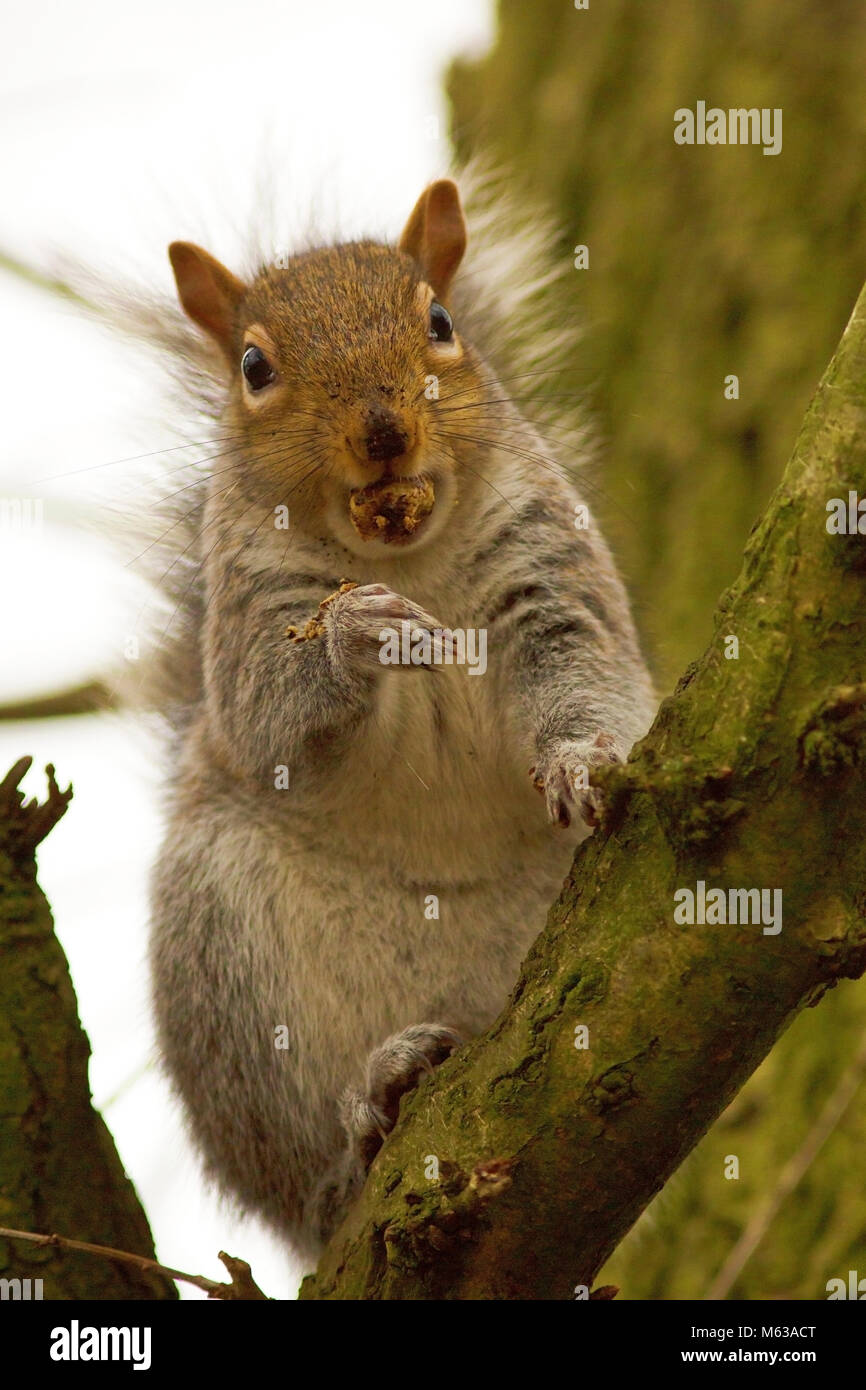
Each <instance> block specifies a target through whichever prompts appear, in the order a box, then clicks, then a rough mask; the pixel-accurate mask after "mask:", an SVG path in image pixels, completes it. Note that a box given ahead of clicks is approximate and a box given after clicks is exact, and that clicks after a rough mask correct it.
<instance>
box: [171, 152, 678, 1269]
mask: <svg viewBox="0 0 866 1390" xmlns="http://www.w3.org/2000/svg"><path fill="white" fill-rule="evenodd" d="M466 240H467V232H466V223H465V220H464V214H463V210H462V207H461V202H460V198H459V195H458V191H457V188H456V185H455V184H454V183H453V182H451V181H450V180H446V179H442V180H439V181H437V182H435V183H433V184H431V185H430V186H429V187H428V188H426V189H425V191H424V192H423V193H422V195H421V197H420V199H419V201H418V203H417V205H416V206H415V208H414V210H413V212H412V213H411V216H410V217H409V220H408V223H407V224H406V227H405V230H404V232H403V234H402V237H401V238H400V241H399V244H398V245H397V246H396V247H395V246H390V245H384V244H379V243H377V242H373V241H358V242H351V243H345V244H338V245H331V246H324V247H319V248H314V249H311V250H307V251H303V252H301V253H299V254H297V255H296V256H293V257H291V258H288V259H287V260H281V264H280V265H278V266H277V265H266V266H264V267H263V268H261V269H260V270H259V271H258V272H257V273H256V274H255V275H254V276H253V277H252V278H250V279H249V280H248V281H243V280H241V279H239V278H238V277H236V276H235V275H234V274H233V273H231V272H230V271H229V270H227V269H225V268H224V267H223V266H222V265H221V264H219V262H217V261H216V260H214V259H213V258H212V257H211V256H210V255H209V254H207V253H206V252H205V251H203V250H201V249H199V248H198V247H196V246H194V245H192V244H190V243H185V242H181V243H174V244H173V245H172V246H171V248H170V257H171V263H172V267H173V270H174V275H175V279H176V283H177V289H178V294H179V298H180V302H181V304H182V306H183V309H184V310H185V312H186V314H187V315H188V317H189V318H190V319H191V320H192V321H193V323H194V324H195V325H197V328H198V329H200V330H202V331H203V333H204V334H205V335H206V339H204V340H203V341H205V342H207V343H209V344H210V345H211V347H212V348H213V349H215V351H216V354H217V360H218V365H217V367H216V368H215V371H214V373H213V380H214V381H215V383H216V384H215V387H214V391H215V395H214V401H215V406H214V409H215V413H216V415H217V418H218V419H219V421H220V425H219V439H220V458H219V463H218V465H217V466H215V467H214V468H213V469H212V474H211V476H210V478H209V479H208V481H207V484H206V488H205V489H204V490H205V492H206V501H205V502H204V505H203V507H200V508H199V509H198V510H197V511H196V512H195V515H194V522H193V534H192V542H191V546H192V548H191V550H190V554H189V555H188V556H187V561H186V563H187V565H188V566H189V573H190V576H191V577H190V579H189V581H188V582H186V585H185V588H184V590H183V602H182V605H181V606H182V610H183V611H182V612H181V614H180V616H179V619H178V623H179V625H180V627H181V634H180V637H179V639H178V640H176V641H174V642H173V643H172V644H170V646H169V648H168V649H167V651H166V653H165V655H164V657H163V671H162V681H163V688H162V700H163V704H164V706H165V708H166V711H167V712H168V714H169V715H170V718H171V721H172V724H173V726H174V730H175V742H174V745H173V747H174V762H173V771H172V776H171V786H170V793H169V802H168V815H167V824H166V830H165V836H164V841H163V844H162V849H161V851H160V854H159V858H158V863H157V865H156V868H155V872H154V876H153V888H152V946H151V969H152V981H153V1003H154V1010H155V1016H156V1022H157V1033H158V1044H159V1048H160V1052H161V1055H162V1058H163V1060H164V1063H165V1065H166V1067H167V1070H168V1073H169V1075H170V1077H171V1079H172V1082H173V1084H174V1086H175V1088H176V1090H177V1092H178V1094H179V1096H180V1097H181V1099H182V1102H183V1105H184V1107H185V1111H186V1115H187V1117H188V1121H189V1125H190V1128H191V1131H192V1134H193V1137H194V1139H195V1141H196V1143H197V1145H198V1147H199V1149H200V1151H201V1154H202V1155H203V1159H204V1162H205V1165H206V1168H207V1171H208V1173H209V1174H210V1175H211V1177H212V1178H213V1179H214V1180H215V1181H216V1182H217V1183H218V1184H219V1186H220V1187H221V1188H222V1189H223V1190H224V1191H225V1192H227V1193H229V1194H231V1195H232V1196H233V1197H234V1198H235V1199H236V1200H237V1201H238V1202H239V1203H240V1204H241V1205H242V1207H244V1208H245V1209H246V1210H248V1211H250V1212H254V1213H257V1214H258V1215H259V1216H260V1217H261V1218H263V1219H264V1220H265V1221H266V1222H267V1223H268V1224H269V1225H270V1226H271V1228H273V1229H274V1230H275V1231H276V1232H278V1233H279V1234H280V1235H281V1236H282V1237H284V1238H285V1239H286V1240H287V1241H288V1242H289V1243H290V1244H291V1245H292V1246H293V1247H294V1248H295V1250H296V1251H297V1252H298V1253H299V1254H300V1255H301V1256H302V1257H303V1258H304V1259H305V1260H306V1261H308V1262H309V1261H311V1260H313V1259H314V1258H315V1256H316V1254H317V1252H318V1251H319V1250H320V1248H321V1246H322V1243H323V1242H324V1241H326V1240H327V1239H328V1237H329V1235H330V1234H331V1232H332V1231H333V1230H334V1228H335V1225H336V1224H337V1223H338V1222H339V1220H340V1219H341V1217H342V1215H343V1213H344V1212H345V1209H346V1207H347V1204H348V1203H349V1202H350V1201H351V1200H352V1199H353V1197H354V1196H355V1195H356V1194H357V1192H358V1191H359V1189H360V1187H361V1185H362V1183H363V1180H364V1175H365V1172H366V1169H367V1167H368V1166H369V1163H370V1162H371V1160H372V1159H373V1157H374V1156H375V1153H376V1151H377V1149H378V1148H379V1146H380V1145H381V1144H382V1142H383V1140H384V1138H385V1136H386V1135H387V1133H388V1132H389V1130H390V1129H391V1128H392V1127H393V1125H394V1123H395V1120H396V1117H397V1113H398V1107H399V1101H400V1096H401V1094H403V1093H404V1092H405V1091H406V1090H407V1089H408V1088H410V1087H412V1086H413V1085H415V1084H416V1083H417V1080H418V1078H419V1077H420V1075H422V1074H423V1072H424V1071H425V1070H429V1069H430V1067H431V1066H434V1065H435V1064H436V1063H437V1062H438V1061H440V1060H441V1059H442V1058H444V1057H445V1056H447V1055H448V1054H449V1053H450V1052H451V1051H452V1050H453V1049H454V1048H455V1047H458V1046H459V1043H460V1041H461V1039H466V1038H469V1037H471V1036H473V1035H476V1034H478V1033H479V1032H481V1031H483V1030H484V1029H486V1028H487V1027H488V1026H489V1025H490V1024H491V1023H492V1021H493V1020H494V1019H495V1017H496V1016H497V1014H498V1013H499V1012H500V1011H501V1009H502V1008H503V1006H504V1004H505V1002H506V1000H507V997H508V994H509V991H510V989H511V988H512V986H513V984H514V982H515V980H516V977H517V973H518V969H519V966H520V962H521V960H522V958H523V956H524V955H525V953H526V951H527V949H528V947H529V945H530V944H531V942H532V941H533V939H534V937H535V936H536V935H537V934H538V932H539V930H540V929H541V927H542V925H543V923H544V918H545V914H546V911H547V909H548V907H549V906H550V904H551V903H552V902H553V900H554V899H555V898H556V896H557V893H558V891H559V888H560V885H561V883H562V880H563V878H564V876H565V874H566V873H567V871H568V868H569V864H570V861H571V856H572V854H573V851H574V847H575V844H576V843H577V842H578V840H579V839H580V838H581V837H582V836H583V835H585V834H587V833H589V826H588V824H587V822H589V823H591V822H592V817H593V792H592V790H591V789H589V788H587V787H586V786H585V779H584V773H585V770H586V769H587V768H588V767H592V766H595V765H598V764H599V763H602V762H605V761H610V760H617V759H623V758H625V756H626V755H627V753H628V751H629V749H630V747H631V746H632V744H633V743H634V741H635V740H636V739H637V738H639V737H640V736H641V735H642V734H643V733H644V732H645V731H646V728H647V727H648V724H649V721H650V718H651V715H652V712H653V709H654V702H653V693H652V687H651V683H650V680H649V677H648V675H647V672H646V668H645V665H644V662H643V660H642V657H641V654H640V651H639V647H638V643H637V640H636V637H635V632H634V628H633V624H632V620H631V616H630V612H629V607H628V602H627V599H626V596H625V593H624V590H623V586H622V584H621V582H620V580H619V578H618V576H617V573H616V570H615V567H614V564H613V561H612V559H611V556H610V554H609V551H608V549H607V548H606V546H605V544H604V542H603V540H602V539H601V537H600V536H599V534H598V531H597V529H596V527H595V525H594V524H592V525H589V526H588V527H585V528H581V527H580V526H579V525H577V524H576V515H577V512H578V508H579V506H580V504H581V498H580V495H579V494H578V492H577V491H576V490H575V488H574V486H573V484H572V483H571V482H570V481H569V480H568V478H567V477H566V473H565V469H564V468H563V467H562V466H561V464H560V463H559V462H556V461H555V460H557V456H558V452H559V451H558V450H557V449H556V447H555V446H552V445H551V444H550V443H549V442H548V441H547V440H546V439H545V438H544V437H543V435H542V434H541V433H539V430H538V429H537V427H536V426H535V425H534V424H532V423H530V421H529V419H528V418H527V417H526V416H525V414H524V413H523V412H522V411H521V410H520V409H519V408H518V404H517V403H516V401H515V400H514V397H515V396H516V395H519V394H520V392H519V390H517V391H513V390H509V389H508V381H507V380H505V379H501V378H500V376H498V375H497V373H496V372H495V371H494V369H493V367H492V366H491V357H492V358H495V356H496V343H495V342H491V343H489V344H487V345H485V343H484V342H482V341H480V340H476V337H475V336H473V333H472V331H471V326H472V323H473V297H474V290H473V285H472V281H471V278H470V279H464V273H463V270H462V267H461V262H462V259H463V253H464V248H465V246H466ZM467 260H469V261H471V248H470V256H469V257H467ZM476 317H477V316H476ZM507 329H508V324H507V323H506V324H505V330H506V331H507ZM484 352H486V353H487V354H488V356H485V355H482V354H483V353H484ZM181 370H183V364H181ZM190 371H191V372H192V371H193V369H192V368H190ZM278 517H282V523H280V524H278V521H277V518H278ZM286 518H288V524H287V525H286ZM403 624H407V625H408V626H407V628H406V629H405V630H406V631H407V632H409V633H410V634H412V635H413V640H414V637H415V636H417V635H419V634H420V635H421V636H422V637H423V636H424V634H427V635H428V636H430V635H433V634H434V633H435V632H436V631H438V630H444V631H446V633H447V632H449V631H455V630H458V629H459V630H462V631H477V632H483V633H485V634H486V640H487V662H488V665H487V669H486V671H485V672H484V674H483V675H481V674H480V673H471V674H470V672H469V671H468V670H467V669H466V668H465V667H464V666H461V665H459V664H454V663H452V664H449V663H448V662H447V661H443V662H441V663H440V664H434V663H432V662H431V661H430V660H424V661H422V663H421V664H414V663H411V662H409V663H405V664H403V663H397V664H394V665H386V664H383V661H382V641H383V635H384V633H385V632H386V631H388V630H391V629H394V630H397V631H402V630H403V628H402V625H403ZM444 640H446V642H447V640H448V639H447V638H446V639H444ZM473 676H474V678H473ZM539 793H541V795H539ZM431 904H433V905H434V907H433V909H432V910H431V907H430V905H431ZM282 1027H284V1028H285V1030H286V1031H285V1037H286V1039H287V1042H288V1046H287V1047H277V1046H276V1045H275V1036H276V1033H277V1030H279V1029H280V1028H282Z"/></svg>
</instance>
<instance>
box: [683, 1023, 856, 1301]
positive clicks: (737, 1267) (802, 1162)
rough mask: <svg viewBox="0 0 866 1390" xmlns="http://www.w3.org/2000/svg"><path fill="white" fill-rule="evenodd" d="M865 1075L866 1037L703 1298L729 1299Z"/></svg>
mask: <svg viewBox="0 0 866 1390" xmlns="http://www.w3.org/2000/svg"><path fill="white" fill-rule="evenodd" d="M864 1072H866V1037H864V1039H863V1043H862V1045H861V1047H860V1051H859V1052H858V1053H857V1055H856V1057H855V1058H854V1060H853V1061H852V1062H851V1064H850V1066H849V1067H848V1068H847V1069H846V1071H845V1072H843V1074H842V1077H841V1080H840V1081H839V1083H838V1085H837V1086H836V1089H835V1091H834V1092H833V1094H832V1095H831V1096H830V1098H829V1100H828V1101H827V1103H826V1105H825V1106H824V1109H823V1110H822V1111H821V1114H820V1115H819V1116H818V1118H817V1120H816V1121H815V1123H814V1124H813V1126H812V1128H811V1129H810V1130H809V1133H808V1134H807V1135H806V1138H805V1139H804V1141H803V1143H802V1145H801V1147H800V1148H799V1149H798V1151H797V1153H795V1154H794V1156H793V1158H790V1159H789V1160H788V1162H787V1163H786V1165H785V1167H784V1168H783V1169H782V1172H781V1174H780V1175H779V1181H778V1182H777V1184H776V1187H775V1190H774V1191H773V1192H772V1193H771V1194H770V1197H769V1200H768V1201H767V1203H766V1204H765V1206H764V1207H762V1208H761V1209H760V1210H759V1211H757V1212H756V1213H755V1215H754V1216H753V1217H752V1219H751V1221H749V1222H748V1224H747V1226H746V1228H745V1230H744V1231H743V1234H742V1235H741V1236H740V1239H739V1240H738V1241H737V1243H736V1245H735V1246H734V1248H733V1250H732V1251H731V1253H730V1254H729V1255H728V1258H727V1259H726V1260H725V1263H724V1264H723V1265H722V1268H721V1269H720V1270H719V1273H718V1274H717V1275H716V1277H715V1279H714V1280H713V1282H712V1284H711V1285H710V1287H709V1289H708V1290H707V1292H706V1293H705V1294H704V1299H705V1300H709V1299H722V1298H727V1296H728V1294H729V1293H730V1291H731V1289H732V1288H733V1286H734V1284H735V1283H736V1281H737V1279H738V1278H739V1277H740V1274H741V1272H742V1270H743V1268H744V1266H745V1265H746V1264H747V1263H748V1261H749V1260H750V1259H751V1258H752V1255H753V1254H754V1253H755V1251H756V1249H757V1248H758V1246H759V1245H760V1243H761V1241H762V1240H763V1239H764V1236H765V1235H766V1234H767V1231H768V1230H769V1228H770V1226H771V1225H772V1223H773V1221H774V1220H775V1219H776V1216H777V1214H778V1211H779V1208H780V1207H781V1205H782V1203H783V1202H784V1201H785V1200H786V1198H788V1197H790V1195H791V1193H792V1192H793V1191H794V1189H795V1188H796V1187H797V1186H798V1185H799V1184H800V1182H801V1181H802V1179H803V1177H804V1176H805V1174H806V1172H807V1171H808V1169H809V1168H810V1167H811V1165H812V1163H813V1161H814V1160H815V1158H817V1156H818V1153H819V1152H820V1150H821V1149H822V1148H823V1146H824V1144H825V1143H826V1142H827V1140H828V1139H829V1137H830V1135H831V1134H832V1133H833V1130H834V1129H835V1128H836V1126H837V1124H838V1123H839V1121H840V1120H841V1118H842V1116H843V1115H844V1113H845V1111H846V1110H847V1109H848V1106H849V1105H850V1104H851V1101H852V1100H853V1099H854V1096H855V1095H856V1093H857V1088H858V1087H859V1085H860V1083H861V1081H862V1080H863V1074H864Z"/></svg>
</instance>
